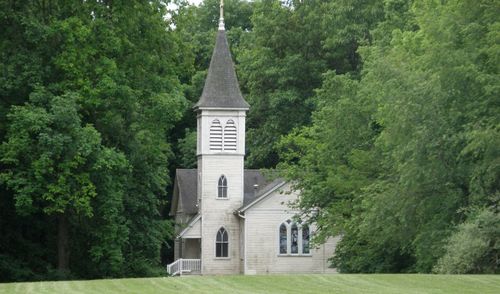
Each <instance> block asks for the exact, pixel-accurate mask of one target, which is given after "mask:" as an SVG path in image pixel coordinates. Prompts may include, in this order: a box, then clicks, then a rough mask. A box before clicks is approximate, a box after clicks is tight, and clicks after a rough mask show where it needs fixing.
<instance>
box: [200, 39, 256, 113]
mask: <svg viewBox="0 0 500 294" xmlns="http://www.w3.org/2000/svg"><path fill="white" fill-rule="evenodd" d="M205 107H207V108H242V109H248V108H249V104H248V103H247V102H246V101H245V99H244V98H243V95H241V91H240V86H239V84H238V79H237V78H236V72H235V71H234V64H233V60H232V58H231V52H230V51H229V45H228V43H227V38H226V31H224V30H219V31H218V32H217V38H216V41H215V48H214V52H213V54H212V59H211V61H210V67H209V68H208V74H207V79H206V80H205V86H204V87H203V92H202V94H201V97H200V100H199V101H198V103H196V104H195V106H194V108H205Z"/></svg>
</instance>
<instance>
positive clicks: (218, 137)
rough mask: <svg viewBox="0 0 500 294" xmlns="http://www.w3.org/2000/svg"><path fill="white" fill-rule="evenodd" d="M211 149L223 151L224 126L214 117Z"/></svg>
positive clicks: (211, 129) (211, 131)
mask: <svg viewBox="0 0 500 294" xmlns="http://www.w3.org/2000/svg"><path fill="white" fill-rule="evenodd" d="M210 150H212V151H222V126H221V124H220V121H219V120H218V119H214V120H213V121H212V125H211V126H210Z"/></svg>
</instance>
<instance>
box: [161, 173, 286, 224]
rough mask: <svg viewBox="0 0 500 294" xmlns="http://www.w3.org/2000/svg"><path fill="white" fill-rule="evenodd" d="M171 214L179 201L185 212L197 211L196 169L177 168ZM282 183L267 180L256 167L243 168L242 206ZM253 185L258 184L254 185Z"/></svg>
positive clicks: (281, 181)
mask: <svg viewBox="0 0 500 294" xmlns="http://www.w3.org/2000/svg"><path fill="white" fill-rule="evenodd" d="M175 181H176V183H175V184H176V185H178V186H177V189H176V188H174V197H173V199H172V208H171V210H170V214H171V215H175V213H176V209H177V203H178V202H179V201H180V202H181V205H182V208H183V212H184V213H186V214H196V213H198V207H197V206H196V200H197V199H196V196H197V195H196V194H197V191H198V176H197V169H177V170H176V176H175ZM280 183H283V180H282V179H275V180H269V179H266V178H265V177H264V175H263V174H262V172H261V171H260V170H257V169H245V177H244V198H243V206H245V205H247V204H249V203H250V202H252V201H253V200H255V199H257V198H258V197H260V196H262V195H263V194H265V193H266V192H268V191H270V190H271V189H272V188H274V187H276V186H277V185H279V184H280ZM254 185H258V186H257V187H255V186H254ZM174 206H175V207H174Z"/></svg>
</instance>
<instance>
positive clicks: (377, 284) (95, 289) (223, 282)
mask: <svg viewBox="0 0 500 294" xmlns="http://www.w3.org/2000/svg"><path fill="white" fill-rule="evenodd" d="M0 293H37V294H38V293H65V294H71V293H120V294H126V293H141V294H142V293H145V294H147V293H189V294H192V293H481V294H486V293H495V294H498V293H500V276H499V275H496V276H493V275H463V276H462V275H457V276H447V275H347V274H345V275H344V274H337V275H289V276H285V275H280V276H278V275H276V276H275V275H269V276H191V277H189V276H186V277H176V278H150V279H117V280H93V281H67V282H35V283H7V284H0Z"/></svg>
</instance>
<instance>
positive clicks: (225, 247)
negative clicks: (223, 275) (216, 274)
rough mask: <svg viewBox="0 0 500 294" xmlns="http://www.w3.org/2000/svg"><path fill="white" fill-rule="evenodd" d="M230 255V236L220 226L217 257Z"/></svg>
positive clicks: (216, 250) (216, 245) (216, 247)
mask: <svg viewBox="0 0 500 294" xmlns="http://www.w3.org/2000/svg"><path fill="white" fill-rule="evenodd" d="M228 256H229V238H228V235H227V231H226V230H225V229H224V228H220V229H219V231H218V232H217V238H216V239H215V257H228Z"/></svg>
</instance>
